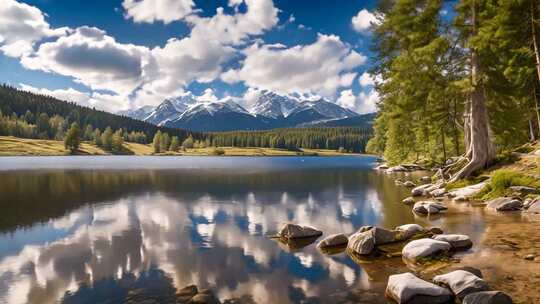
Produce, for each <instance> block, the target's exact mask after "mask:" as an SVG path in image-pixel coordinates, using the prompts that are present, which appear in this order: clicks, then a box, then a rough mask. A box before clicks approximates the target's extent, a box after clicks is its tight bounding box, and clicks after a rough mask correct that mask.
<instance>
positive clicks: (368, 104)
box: [336, 89, 379, 114]
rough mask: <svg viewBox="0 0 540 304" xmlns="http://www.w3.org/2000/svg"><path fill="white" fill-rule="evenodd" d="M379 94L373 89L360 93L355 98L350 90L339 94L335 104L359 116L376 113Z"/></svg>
mask: <svg viewBox="0 0 540 304" xmlns="http://www.w3.org/2000/svg"><path fill="white" fill-rule="evenodd" d="M378 101H379V94H378V93H377V91H375V90H374V89H371V90H369V91H368V92H367V93H366V92H360V94H359V95H358V96H355V95H354V93H353V91H352V90H351V89H348V90H343V91H341V92H340V95H339V97H338V99H337V100H336V103H337V104H338V105H340V106H342V107H345V108H348V109H350V110H353V111H356V112H358V113H360V114H366V113H373V112H376V111H377V102H378Z"/></svg>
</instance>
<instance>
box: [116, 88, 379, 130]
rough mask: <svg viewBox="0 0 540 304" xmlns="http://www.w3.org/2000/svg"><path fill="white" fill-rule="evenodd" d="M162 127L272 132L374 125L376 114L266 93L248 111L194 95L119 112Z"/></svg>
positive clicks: (226, 100) (227, 101) (230, 101)
mask: <svg viewBox="0 0 540 304" xmlns="http://www.w3.org/2000/svg"><path fill="white" fill-rule="evenodd" d="M118 114H120V115H124V116H128V117H131V118H135V119H139V120H142V121H145V122H149V123H152V124H155V125H158V126H164V127H170V128H181V129H188V130H193V131H233V130H268V129H274V128H285V127H307V126H359V127H361V126H370V125H371V123H372V121H373V116H374V115H373V114H366V115H360V114H358V113H356V112H354V111H351V110H349V109H346V108H343V107H341V106H339V105H337V104H335V103H332V102H330V101H328V100H326V99H324V98H321V97H317V98H302V97H296V96H290V95H279V94H276V93H274V92H270V91H262V92H261V94H260V95H259V96H258V98H257V100H256V101H255V102H254V103H253V105H252V106H251V107H250V108H249V110H248V109H246V108H244V107H242V106H241V105H240V104H239V103H237V102H235V101H234V100H233V98H231V97H226V98H224V99H222V100H218V101H215V100H212V101H210V100H208V101H204V100H203V101H201V100H199V99H198V98H197V96H194V95H193V94H191V93H187V94H185V95H182V96H179V97H176V98H170V99H166V100H164V101H163V102H162V103H161V104H159V105H158V106H157V107H152V106H144V107H141V108H138V109H135V110H130V111H122V112H118Z"/></svg>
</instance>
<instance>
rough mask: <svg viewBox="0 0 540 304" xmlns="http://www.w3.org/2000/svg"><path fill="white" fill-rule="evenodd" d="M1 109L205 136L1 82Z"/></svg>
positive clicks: (6, 112)
mask: <svg viewBox="0 0 540 304" xmlns="http://www.w3.org/2000/svg"><path fill="white" fill-rule="evenodd" d="M0 111H2V113H3V114H4V115H11V114H12V113H15V114H17V116H21V115H25V113H26V111H30V112H32V113H34V114H35V113H46V114H47V115H49V116H50V117H52V116H53V115H61V116H63V117H65V118H70V119H71V120H72V121H78V122H79V123H80V124H81V125H87V124H91V125H92V126H93V127H94V128H100V129H101V130H104V129H105V128H106V127H111V128H112V129H113V130H116V129H120V128H122V129H124V130H126V131H128V132H131V131H138V132H144V133H145V134H146V135H147V136H148V137H149V138H150V139H152V137H153V136H154V134H155V133H156V132H157V131H158V130H161V131H162V132H167V133H168V134H170V135H176V136H179V137H180V138H187V136H188V135H189V134H192V135H193V137H195V138H202V136H203V135H202V133H198V132H190V131H186V130H181V129H172V128H166V127H158V126H156V125H153V124H151V123H148V122H144V121H141V120H137V119H133V118H131V117H127V116H122V115H116V114H112V113H109V112H105V111H100V110H96V109H93V108H88V107H83V106H80V105H78V104H76V103H74V102H67V101H62V100H59V99H56V98H54V97H51V96H44V95H39V94H34V93H30V92H26V91H22V90H18V89H16V88H13V87H11V86H8V85H1V86H0Z"/></svg>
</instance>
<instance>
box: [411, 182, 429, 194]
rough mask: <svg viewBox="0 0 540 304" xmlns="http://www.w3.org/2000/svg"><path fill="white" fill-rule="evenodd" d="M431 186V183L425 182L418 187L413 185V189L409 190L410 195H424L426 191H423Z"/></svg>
mask: <svg viewBox="0 0 540 304" xmlns="http://www.w3.org/2000/svg"><path fill="white" fill-rule="evenodd" d="M431 186H433V184H425V185H420V186H418V187H415V188H414V189H412V190H411V195H412V196H424V195H426V194H427V193H426V192H425V191H426V189H427V188H429V187H431Z"/></svg>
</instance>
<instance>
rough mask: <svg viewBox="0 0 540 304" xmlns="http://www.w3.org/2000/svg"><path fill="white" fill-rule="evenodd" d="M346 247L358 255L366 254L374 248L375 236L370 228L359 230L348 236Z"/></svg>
mask: <svg viewBox="0 0 540 304" xmlns="http://www.w3.org/2000/svg"><path fill="white" fill-rule="evenodd" d="M347 248H348V249H350V250H352V251H353V252H355V253H358V254H360V255H368V254H370V253H371V252H372V251H373V249H374V248H375V237H374V236H373V233H371V232H370V230H367V231H360V230H359V231H358V232H356V233H354V234H352V235H351V236H350V237H349V243H348V244H347Z"/></svg>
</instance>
